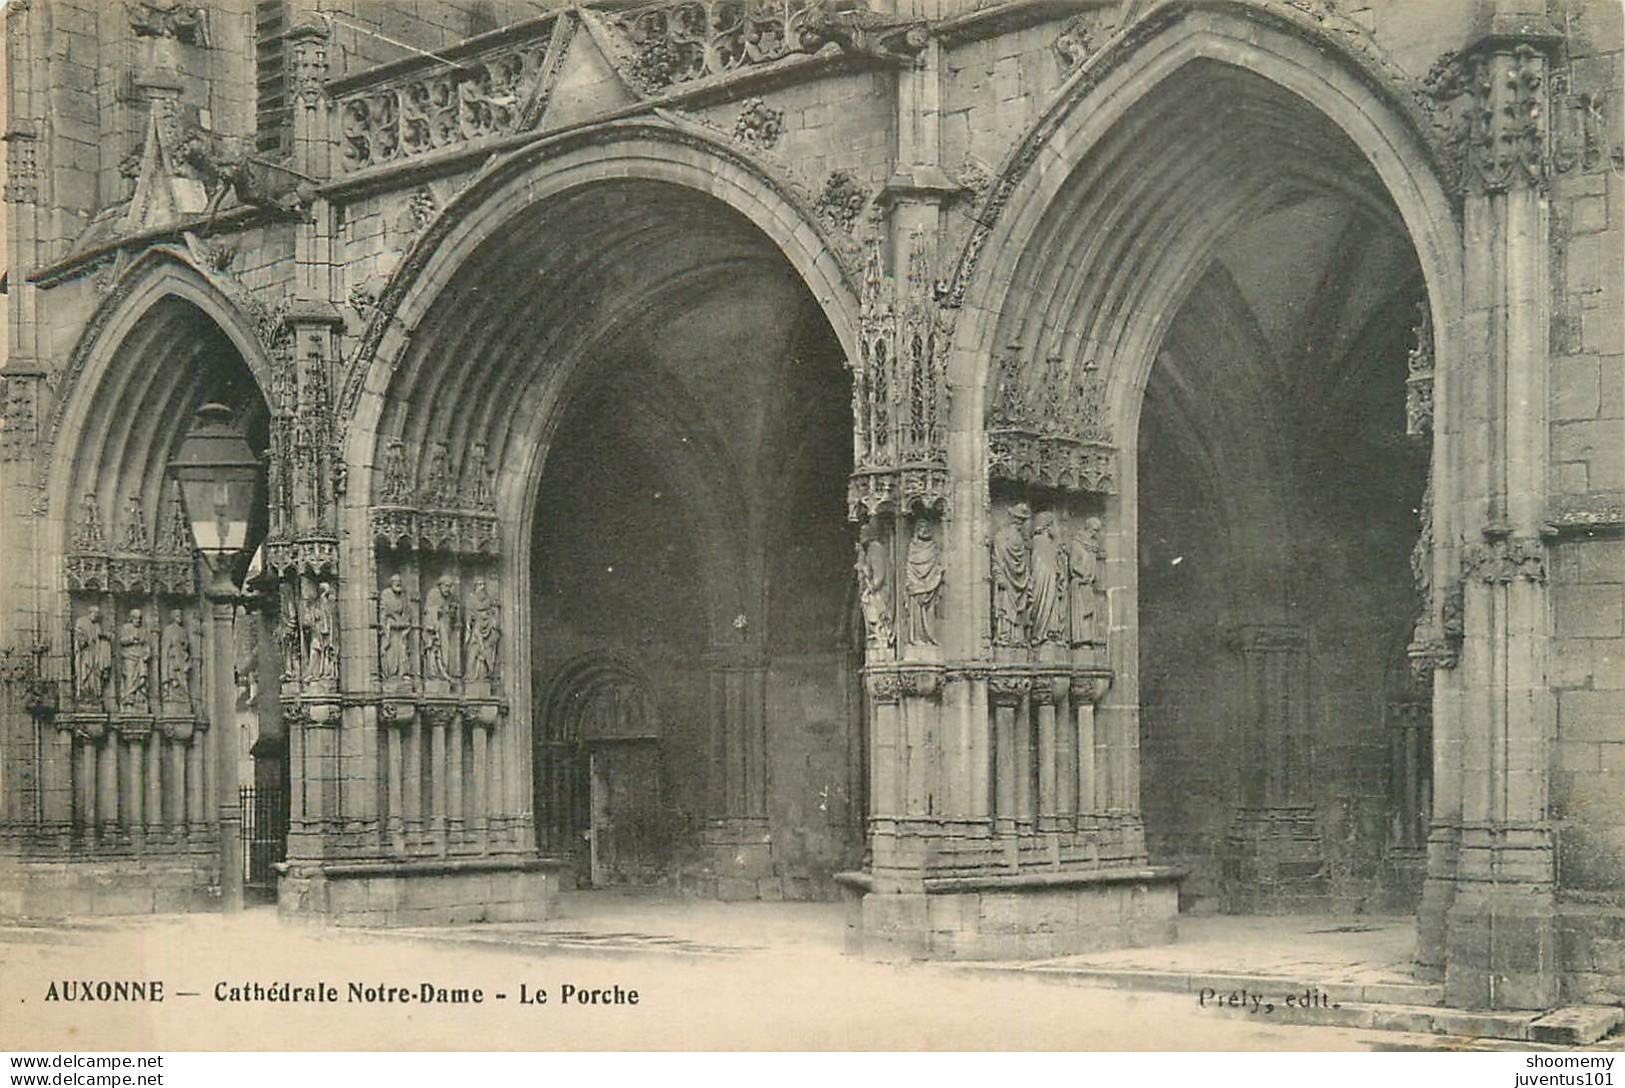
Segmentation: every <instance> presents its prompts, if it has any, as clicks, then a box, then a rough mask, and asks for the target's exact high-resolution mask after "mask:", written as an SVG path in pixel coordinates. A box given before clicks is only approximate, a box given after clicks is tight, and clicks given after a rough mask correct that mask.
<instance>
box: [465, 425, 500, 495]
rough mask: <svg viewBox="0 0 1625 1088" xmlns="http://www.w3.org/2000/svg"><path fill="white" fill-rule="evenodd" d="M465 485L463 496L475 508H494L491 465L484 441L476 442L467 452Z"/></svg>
mask: <svg viewBox="0 0 1625 1088" xmlns="http://www.w3.org/2000/svg"><path fill="white" fill-rule="evenodd" d="M466 476H467V485H466V487H465V492H464V497H465V498H466V499H467V501H468V504H469V505H470V506H472V507H473V508H474V509H476V510H495V509H496V505H497V497H496V490H495V488H494V487H493V485H492V483H491V466H490V464H489V455H488V454H487V453H486V447H485V443H484V442H476V443H474V446H473V448H472V449H471V450H469V453H468V468H467V470H466Z"/></svg>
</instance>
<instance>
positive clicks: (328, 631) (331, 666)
mask: <svg viewBox="0 0 1625 1088" xmlns="http://www.w3.org/2000/svg"><path fill="white" fill-rule="evenodd" d="M397 577H398V576H397ZM305 640H306V645H307V647H308V648H307V650H306V655H305V679H306V680H309V681H312V682H316V681H321V680H330V681H336V680H337V679H338V678H339V647H338V602H337V601H336V600H334V598H333V583H332V582H318V583H317V584H316V596H315V597H314V598H312V599H311V602H310V608H309V610H308V611H307V613H306V615H305Z"/></svg>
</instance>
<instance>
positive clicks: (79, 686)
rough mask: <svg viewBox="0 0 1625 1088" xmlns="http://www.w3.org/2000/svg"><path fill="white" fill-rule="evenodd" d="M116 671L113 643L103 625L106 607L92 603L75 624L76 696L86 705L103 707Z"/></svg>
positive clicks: (74, 669)
mask: <svg viewBox="0 0 1625 1088" xmlns="http://www.w3.org/2000/svg"><path fill="white" fill-rule="evenodd" d="M112 671H113V644H112V642H111V640H109V639H108V637H107V629H106V628H105V627H104V626H102V610H101V608H100V607H99V606H97V605H91V606H90V607H89V608H88V609H86V610H85V614H84V615H83V616H80V617H79V619H78V620H77V621H76V622H75V623H74V625H73V672H74V697H75V698H77V699H78V701H79V703H80V704H81V705H82V706H95V707H100V706H101V705H102V700H103V699H104V698H106V694H107V679H108V675H109V674H110V673H111V672H112Z"/></svg>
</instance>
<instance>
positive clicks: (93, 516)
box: [73, 493, 107, 552]
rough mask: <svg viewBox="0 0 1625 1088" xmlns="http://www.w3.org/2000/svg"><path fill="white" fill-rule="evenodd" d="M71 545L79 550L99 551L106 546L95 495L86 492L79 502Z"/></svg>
mask: <svg viewBox="0 0 1625 1088" xmlns="http://www.w3.org/2000/svg"><path fill="white" fill-rule="evenodd" d="M73 546H74V548H75V550H77V551H81V552H95V551H100V550H101V549H102V548H104V547H106V546H107V538H106V537H104V536H103V535H102V519H101V515H100V514H99V513H98V512H97V511H96V496H95V495H91V494H88V493H87V494H86V495H85V497H84V499H83V500H81V502H80V503H79V524H78V525H77V526H76V527H75V528H74V531H73Z"/></svg>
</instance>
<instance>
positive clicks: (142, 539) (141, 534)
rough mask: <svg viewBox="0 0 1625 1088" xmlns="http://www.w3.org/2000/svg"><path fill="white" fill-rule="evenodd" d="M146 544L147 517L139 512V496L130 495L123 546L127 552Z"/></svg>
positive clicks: (125, 516) (140, 548) (143, 546)
mask: <svg viewBox="0 0 1625 1088" xmlns="http://www.w3.org/2000/svg"><path fill="white" fill-rule="evenodd" d="M148 546H149V545H148V540H147V519H146V515H145V514H143V513H142V512H141V496H140V495H131V496H130V508H129V510H127V511H126V512H125V514H124V540H123V548H124V550H125V551H127V552H144V551H146V550H147V548H148ZM131 615H135V613H134V612H132V613H131Z"/></svg>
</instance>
